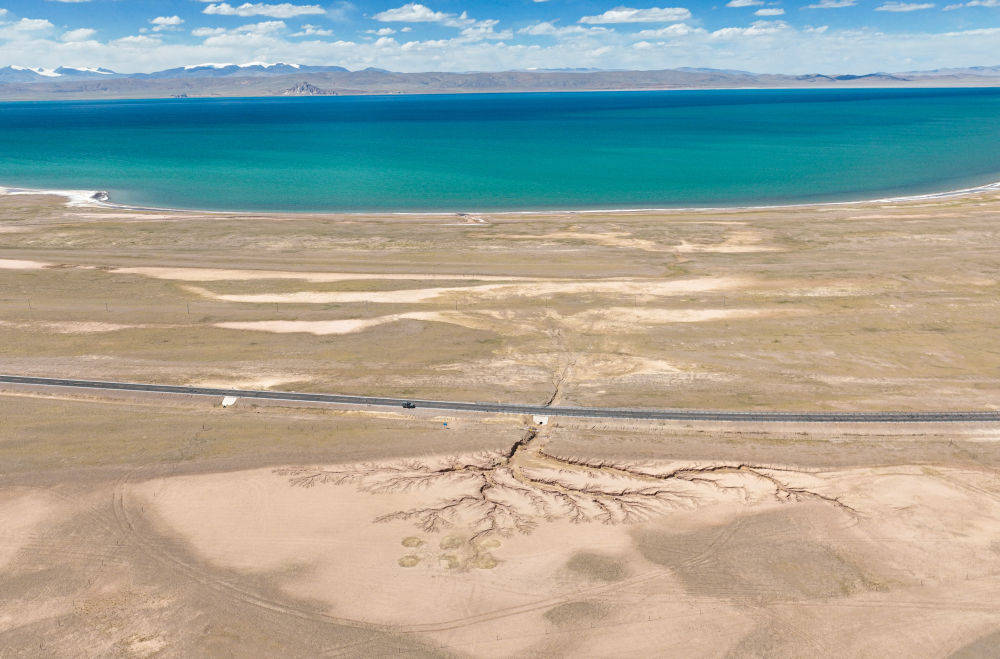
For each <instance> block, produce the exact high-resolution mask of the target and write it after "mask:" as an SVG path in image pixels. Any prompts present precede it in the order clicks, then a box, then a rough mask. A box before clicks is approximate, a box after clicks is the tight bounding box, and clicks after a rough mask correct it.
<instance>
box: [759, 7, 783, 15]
mask: <svg viewBox="0 0 1000 659" xmlns="http://www.w3.org/2000/svg"><path fill="white" fill-rule="evenodd" d="M784 15H785V10H784V9H782V8H781V7H764V8H763V9H758V10H757V11H755V12H754V16H784Z"/></svg>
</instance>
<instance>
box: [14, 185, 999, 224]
mask: <svg viewBox="0 0 1000 659" xmlns="http://www.w3.org/2000/svg"><path fill="white" fill-rule="evenodd" d="M991 191H1000V181H996V182H994V183H986V184H983V185H977V186H974V187H971V188H959V189H957V190H945V191H942V192H927V193H923V194H918V195H907V196H902V197H878V198H875V199H854V200H848V201H818V202H799V203H790V204H770V205H763V206H663V207H650V208H583V209H575V208H568V209H546V210H516V211H514V210H511V211H488V210H487V211H483V210H475V209H471V210H465V211H379V210H371V211H253V210H249V211H248V210H199V209H194V208H171V207H169V206H131V205H127V204H119V203H116V202H113V201H111V200H110V198H106V199H95V198H94V196H95V195H101V194H103V195H106V194H107V193H106V192H104V191H96V190H39V189H31V188H5V187H0V195H16V194H21V195H58V196H62V197H66V198H67V199H68V201H67V202H66V205H67V206H102V207H105V208H117V209H121V210H128V211H157V212H161V213H164V212H169V213H198V214H202V215H204V214H212V215H234V214H243V215H256V216H261V217H267V216H278V215H285V216H287V215H341V216H347V217H358V216H364V215H375V216H391V217H455V216H461V215H468V214H476V215H479V214H482V215H490V216H493V217H496V216H501V217H503V216H512V215H520V216H526V215H542V216H548V215H553V216H554V215H594V214H603V213H617V214H622V213H628V214H642V213H690V212H720V211H754V210H775V209H785V208H789V209H791V208H816V207H826V206H851V205H854V204H888V203H899V202H907V201H929V200H935V199H951V198H954V197H965V196H968V195H973V194H979V193H981V192H991ZM461 224H462V225H465V223H461ZM467 226H470V227H473V226H481V225H476V224H468V225H467Z"/></svg>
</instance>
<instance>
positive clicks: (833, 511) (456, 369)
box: [0, 192, 1000, 657]
mask: <svg viewBox="0 0 1000 659" xmlns="http://www.w3.org/2000/svg"><path fill="white" fill-rule="evenodd" d="M998 319H1000V194H998V193H996V192H984V193H979V194H973V195H966V196H961V197H953V198H942V199H924V200H915V201H906V202H884V203H866V204H846V205H830V206H817V207H797V208H781V209H757V210H738V209H733V210H703V211H674V212H643V213H607V214H602V213H553V214H545V215H530V214H517V215H426V216H421V215H390V216H319V215H301V216H254V215H239V214H199V213H189V212H153V211H134V210H128V209H122V208H113V207H98V206H78V205H77V206H74V205H69V206H67V205H66V204H65V199H63V198H61V197H56V196H32V195H7V196H0V372H2V373H5V374H18V375H37V376H51V377H70V378H84V379H108V380H111V379H115V380H129V381H137V382H157V383H170V384H201V385H209V386H220V387H230V386H232V387H241V388H254V389H268V388H270V389H285V390H295V391H316V392H327V393H349V394H379V395H393V396H412V397H422V398H441V399H452V400H469V401H474V400H492V401H510V402H524V403H534V404H540V405H546V404H559V405H594V406H598V405H599V406H622V407H656V408H667V407H682V408H699V409H731V410H851V411H853V410H858V411H874V410H995V409H998V408H1000V347H998V346H1000V343H998V340H997V327H998V324H1000V321H998ZM998 469H1000V423H994V424H989V423H983V424H955V423H952V424H931V423H928V424H908V425H907V424H882V425H879V424H857V423H856V424H841V425H829V424H815V423H814V424H789V423H767V424H764V423H761V424H750V423H707V422H705V423H681V422H611V421H607V420H590V419H568V418H558V417H551V418H550V419H549V422H548V423H547V424H545V425H540V424H539V423H537V422H536V420H535V419H532V418H530V417H519V416H514V415H496V416H491V415H483V414H467V415H461V414H457V413H456V414H435V413H431V412H428V411H425V410H420V409H417V410H412V411H411V410H405V409H388V408H383V409H377V408H369V409H365V408H360V409H347V408H337V407H335V406H318V405H313V406H310V405H307V404H298V405H291V404H277V403H273V402H264V401H258V402H256V403H251V402H250V401H248V400H245V399H243V400H240V401H238V402H237V403H236V404H235V405H233V406H230V407H227V408H223V407H221V406H220V400H218V399H213V398H208V397H193V396H192V397H187V396H165V395H152V394H111V393H99V392H94V391H91V392H86V393H80V392H74V391H72V390H68V389H43V388H38V387H26V386H19V385H3V386H0V527H2V528H3V533H2V534H0V657H7V656H74V657H75V656H108V655H116V656H117V655H124V656H133V655H135V656H153V655H157V656H185V657H187V656H192V655H194V656H207V655H211V656H219V655H222V656H309V657H312V656H317V655H348V656H371V655H397V654H406V655H409V654H416V655H449V656H454V655H457V656H570V655H574V656H579V655H583V656H623V655H624V656H649V655H667V656H739V657H751V656H789V657H791V656H795V657H799V656H879V657H885V656H892V657H896V656H899V657H902V656H906V657H912V656H921V657H939V656H950V655H954V656H959V657H991V656H997V653H998V651H997V647H1000V471H998Z"/></svg>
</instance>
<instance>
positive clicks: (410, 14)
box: [372, 2, 514, 43]
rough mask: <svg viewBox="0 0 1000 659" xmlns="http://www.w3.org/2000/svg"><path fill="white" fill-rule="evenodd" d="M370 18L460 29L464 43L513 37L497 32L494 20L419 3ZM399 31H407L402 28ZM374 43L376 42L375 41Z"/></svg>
mask: <svg viewBox="0 0 1000 659" xmlns="http://www.w3.org/2000/svg"><path fill="white" fill-rule="evenodd" d="M372 18H373V19H375V20H376V21H380V22H382V23H437V24H439V25H444V26H447V27H457V28H461V33H460V37H459V38H461V39H463V40H466V41H481V40H483V39H508V38H510V37H512V36H513V35H514V33H513V32H511V31H510V30H503V31H501V32H497V31H496V30H495V28H496V25H497V24H498V23H499V21H497V20H495V19H487V20H482V21H477V20H475V19H472V18H469V15H468V14H467V13H466V12H464V11H463V12H462V13H461V14H448V13H445V12H441V11H434V10H433V9H431V8H430V7H428V6H426V5H422V4H420V3H419V2H410V3H407V4H405V5H403V6H401V7H396V8H395V9H387V10H385V11H381V12H379V13H377V14H375V15H374V16H372ZM401 31H402V32H406V31H408V30H407V29H406V28H403V29H402V30H401ZM376 43H378V42H377V41H376Z"/></svg>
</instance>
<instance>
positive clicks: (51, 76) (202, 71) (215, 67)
mask: <svg viewBox="0 0 1000 659" xmlns="http://www.w3.org/2000/svg"><path fill="white" fill-rule="evenodd" d="M330 71H347V69H345V68H344V67H342V66H300V65H298V64H285V63H284V62H275V63H273V64H271V63H267V62H248V63H246V64H194V65H189V66H181V67H177V68H173V69H165V70H163V71H154V72H153V73H116V72H114V71H112V70H110V69H105V68H103V67H100V68H89V67H72V66H60V67H59V68H56V69H44V68H32V67H27V66H17V65H12V66H7V67H4V68H0V83H4V82H55V81H58V80H101V79H107V78H136V79H163V78H222V77H227V76H246V77H255V76H272V75H287V74H290V73H326V72H330Z"/></svg>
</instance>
